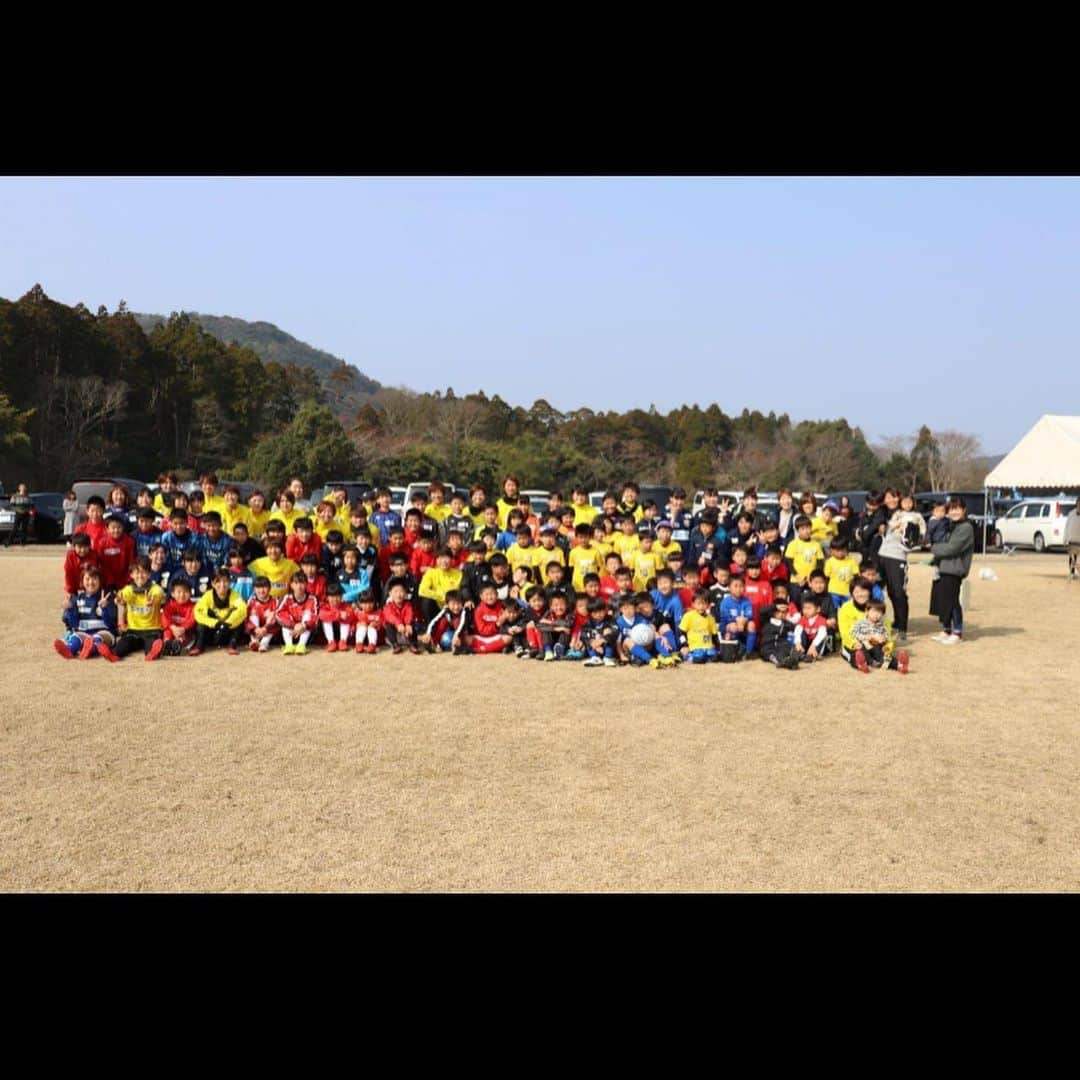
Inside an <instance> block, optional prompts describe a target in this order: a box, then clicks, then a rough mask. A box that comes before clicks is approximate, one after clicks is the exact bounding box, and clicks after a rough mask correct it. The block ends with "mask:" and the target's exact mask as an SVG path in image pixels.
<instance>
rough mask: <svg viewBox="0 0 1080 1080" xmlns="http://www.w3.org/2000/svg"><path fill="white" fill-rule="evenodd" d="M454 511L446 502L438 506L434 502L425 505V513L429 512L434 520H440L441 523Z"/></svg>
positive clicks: (429, 515) (428, 514)
mask: <svg viewBox="0 0 1080 1080" xmlns="http://www.w3.org/2000/svg"><path fill="white" fill-rule="evenodd" d="M453 512H454V511H453V510H452V509H451V508H450V507H449V506H448V505H447V504H446V503H443V504H442V505H441V506H436V505H435V504H434V503H428V504H427V506H425V507H424V513H425V514H427V516H428V517H429V518H431V520H432V521H436V522H438V523H439V524H440V525H441V524H442V523H443V522H444V521H445V520H446V519H447V518H448V517H449V516H450V515H451V514H452V513H453Z"/></svg>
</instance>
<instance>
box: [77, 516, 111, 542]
mask: <svg viewBox="0 0 1080 1080" xmlns="http://www.w3.org/2000/svg"><path fill="white" fill-rule="evenodd" d="M75 531H76V532H82V533H86V535H87V536H89V537H90V545H91V547H93V548H97V542H98V541H99V540H100V539H101V538H102V537H103V536H107V535H108V529H107V528H106V527H105V522H104V521H99V522H97V524H95V523H94V522H92V521H87V522H86V523H85V524H82V525H77V526H76V527H75Z"/></svg>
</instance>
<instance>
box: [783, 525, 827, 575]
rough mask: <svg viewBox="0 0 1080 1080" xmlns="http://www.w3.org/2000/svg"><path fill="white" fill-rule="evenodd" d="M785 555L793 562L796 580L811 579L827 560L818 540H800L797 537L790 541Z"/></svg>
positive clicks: (792, 568)
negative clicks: (823, 561)
mask: <svg viewBox="0 0 1080 1080" xmlns="http://www.w3.org/2000/svg"><path fill="white" fill-rule="evenodd" d="M784 555H785V556H786V557H787V558H788V559H790V560H791V576H792V578H793V579H796V580H798V579H801V578H805V577H809V576H810V574H812V573H813V571H814V569H815V567H816V566H817V564H818V563H819V562H821V561H822V560H823V559H824V558H825V552H824V551H822V550H821V545H820V544H819V543H818V542H817V541H816V540H800V539H799V538H798V537H797V536H796V537H795V539H794V540H789V541H788V545H787V547H786V548H785V549H784Z"/></svg>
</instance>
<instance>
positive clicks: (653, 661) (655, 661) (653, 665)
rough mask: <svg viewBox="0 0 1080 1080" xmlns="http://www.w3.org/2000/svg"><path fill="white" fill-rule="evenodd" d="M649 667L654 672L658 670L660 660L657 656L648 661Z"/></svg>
mask: <svg viewBox="0 0 1080 1080" xmlns="http://www.w3.org/2000/svg"><path fill="white" fill-rule="evenodd" d="M649 667H651V668H653V669H654V670H658V669H659V668H660V658H659V657H658V656H654V657H653V658H652V659H651V660H650V661H649Z"/></svg>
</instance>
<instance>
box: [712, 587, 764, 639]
mask: <svg viewBox="0 0 1080 1080" xmlns="http://www.w3.org/2000/svg"><path fill="white" fill-rule="evenodd" d="M738 618H744V619H746V620H747V622H748V623H750V622H753V619H754V605H753V604H752V603H751V602H750V599H749V597H746V596H743V597H740V598H739V599H738V600H736V599H735V597H734V596H731V595H728V596H725V597H724V599H723V600H721V601H720V617H719V619H717V622H718V623H719V629H720V640H721V641H738V642H741V643H742V645H743V646H744V648H745V649H746V651H747V652H748V653H752V652H753V651H754V648H755V646H756V645H757V631H756V630H744V631H742V632H741V633H735V632H734V631H732V632H731V633H728V631H727V629H726V627H727V625H728V623H731V622H734V621H735V620H736V619H738Z"/></svg>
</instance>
